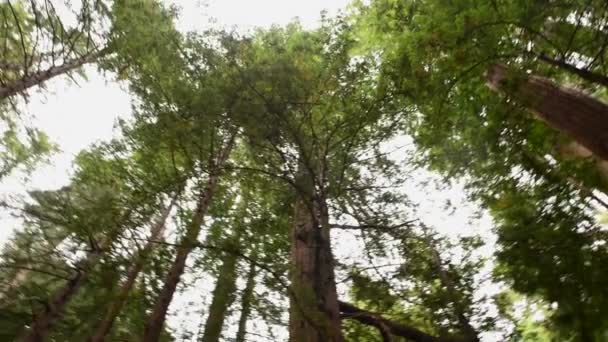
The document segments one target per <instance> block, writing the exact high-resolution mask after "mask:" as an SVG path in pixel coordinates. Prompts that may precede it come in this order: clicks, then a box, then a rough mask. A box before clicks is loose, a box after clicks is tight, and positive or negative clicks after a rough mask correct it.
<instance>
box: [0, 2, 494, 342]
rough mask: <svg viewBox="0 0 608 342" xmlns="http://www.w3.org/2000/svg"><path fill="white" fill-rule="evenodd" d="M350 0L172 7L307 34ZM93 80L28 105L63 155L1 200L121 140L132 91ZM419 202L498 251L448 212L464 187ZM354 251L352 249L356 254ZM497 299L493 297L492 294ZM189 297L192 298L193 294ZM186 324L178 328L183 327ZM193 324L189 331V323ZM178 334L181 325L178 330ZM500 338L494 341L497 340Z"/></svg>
mask: <svg viewBox="0 0 608 342" xmlns="http://www.w3.org/2000/svg"><path fill="white" fill-rule="evenodd" d="M348 2H349V1H348V0H326V1H322V0H307V1H297V0H258V1H253V0H211V1H205V2H204V3H203V2H202V1H197V0H173V1H170V3H173V4H176V5H177V6H178V7H179V8H181V15H180V19H179V22H178V27H179V28H180V29H181V30H184V31H186V30H203V29H205V28H209V27H210V25H219V26H224V27H228V28H233V27H234V28H237V29H238V30H239V31H241V32H245V31H248V30H250V29H252V28H254V27H256V26H262V27H268V26H270V25H272V24H279V25H284V24H286V23H288V22H289V21H291V20H293V19H294V18H296V17H298V18H299V20H300V22H301V23H302V24H303V25H304V26H305V27H308V28H310V27H314V26H316V25H317V24H318V22H319V18H320V12H321V11H322V10H328V13H329V14H335V13H337V12H338V10H340V9H344V8H345V7H346V6H347V4H348ZM86 71H87V72H86V74H87V75H88V80H79V82H78V85H75V84H73V83H71V82H66V79H54V80H52V81H50V82H48V84H47V88H48V92H45V93H44V95H41V94H33V95H32V96H31V98H30V101H29V104H28V105H27V112H28V113H29V114H30V115H31V116H33V122H34V124H35V126H37V127H39V128H40V129H42V130H43V131H44V132H46V133H47V134H48V135H49V136H50V138H51V140H52V141H53V142H54V143H56V144H58V145H59V147H60V149H61V152H59V153H57V154H56V155H54V156H53V157H52V158H51V160H52V163H51V165H45V166H41V167H40V168H38V169H37V170H36V171H35V172H34V173H33V174H32V175H31V177H30V179H29V180H24V179H23V177H20V176H18V175H15V176H13V177H11V178H9V179H6V180H5V181H4V182H2V183H0V199H2V197H4V196H7V195H9V194H16V193H17V194H19V193H21V194H23V193H24V191H25V189H53V188H58V187H60V186H62V185H65V184H67V182H68V180H69V176H70V172H71V168H72V166H71V164H72V161H73V158H74V156H75V154H77V153H78V152H79V151H81V150H82V149H85V148H86V147H87V146H89V145H90V144H91V143H94V142H96V141H103V140H108V139H110V138H111V137H112V136H113V135H114V134H115V130H114V129H113V126H114V123H115V122H116V119H117V118H118V117H128V116H129V115H130V112H131V109H130V96H129V94H128V93H127V92H126V91H125V86H124V85H121V84H118V83H116V82H113V81H110V79H111V78H110V77H107V78H106V77H104V76H103V75H100V74H99V73H98V72H97V71H96V70H95V69H94V68H93V67H87V68H86ZM411 196H412V197H413V198H412V199H413V200H415V201H416V202H419V203H420V206H421V207H420V213H421V215H423V217H424V220H425V221H426V223H427V224H429V225H432V226H435V227H436V228H437V229H439V230H440V231H442V232H444V233H446V234H448V235H454V234H456V233H460V232H463V231H464V230H468V231H469V230H473V231H476V232H481V233H483V235H484V236H485V237H487V239H488V241H489V242H490V245H489V247H488V248H489V249H488V250H487V252H489V251H490V250H491V248H493V239H494V238H493V236H492V234H490V232H489V226H490V221H489V218H488V217H483V218H482V220H481V221H474V223H473V226H472V225H471V224H470V220H469V219H470V217H471V215H472V214H473V211H474V210H475V206H474V205H461V206H460V209H459V210H457V211H456V212H446V211H445V210H443V208H442V204H443V201H445V199H446V198H449V199H451V200H452V201H453V202H455V203H460V204H462V203H465V202H466V200H465V198H464V196H463V194H462V188H461V187H460V186H456V187H455V188H454V189H452V190H450V191H448V192H447V193H446V192H436V193H434V192H424V193H423V192H421V191H419V190H418V191H417V192H415V193H412V194H411ZM0 224H1V225H0V244H1V243H3V242H4V241H5V240H6V239H7V238H8V237H9V236H10V234H11V231H13V229H14V226H15V224H16V222H15V221H14V220H12V219H10V218H9V217H7V216H6V215H4V216H3V215H2V213H0ZM349 247H350V248H349ZM353 248H357V247H355V246H342V247H340V246H338V248H337V250H336V254H337V255H338V256H340V255H341V254H348V253H347V250H352V249H353ZM209 285H211V284H206V285H205V284H201V283H200V282H199V283H198V285H196V286H194V291H188V292H186V293H184V294H182V295H180V296H178V298H176V301H175V303H174V305H172V308H173V310H172V311H174V312H173V313H174V314H175V315H176V316H174V318H173V319H171V320H170V323H171V322H174V324H176V323H177V322H180V321H182V320H183V319H186V317H187V316H188V315H190V314H191V312H186V311H183V312H179V310H177V311H176V308H183V307H185V306H184V304H185V303H186V302H188V301H190V300H192V298H191V296H197V298H200V296H201V294H200V292H201V291H200V290H201V287H203V288H208V287H209ZM489 292H492V290H489ZM189 293H190V294H189ZM178 325H179V324H178ZM188 325H190V324H188ZM176 327H177V326H176ZM491 340H493V339H488V341H491Z"/></svg>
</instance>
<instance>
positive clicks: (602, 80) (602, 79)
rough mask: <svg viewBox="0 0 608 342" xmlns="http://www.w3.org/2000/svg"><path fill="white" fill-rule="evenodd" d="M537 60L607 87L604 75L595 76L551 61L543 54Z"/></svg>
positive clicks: (569, 65) (565, 64) (559, 62)
mask: <svg viewBox="0 0 608 342" xmlns="http://www.w3.org/2000/svg"><path fill="white" fill-rule="evenodd" d="M538 59H539V60H541V61H543V62H545V63H547V64H550V65H553V66H555V67H557V68H559V69H562V70H564V71H566V72H569V73H571V74H574V75H576V76H578V77H580V78H582V79H584V80H586V81H588V82H591V83H595V84H599V85H603V86H604V87H608V77H606V76H605V75H601V74H597V73H595V72H592V71H589V70H585V69H579V68H577V67H576V66H574V65H572V64H569V63H566V62H564V61H561V60H556V59H553V58H551V57H548V56H547V55H545V54H540V55H539V56H538Z"/></svg>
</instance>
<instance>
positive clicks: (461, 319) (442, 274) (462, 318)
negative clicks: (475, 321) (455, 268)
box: [426, 236, 479, 342]
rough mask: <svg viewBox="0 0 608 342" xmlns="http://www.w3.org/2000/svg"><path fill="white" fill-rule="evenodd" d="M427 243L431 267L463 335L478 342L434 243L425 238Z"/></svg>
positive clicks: (477, 336)
mask: <svg viewBox="0 0 608 342" xmlns="http://www.w3.org/2000/svg"><path fill="white" fill-rule="evenodd" d="M426 239H427V243H428V245H429V247H430V249H431V258H432V260H433V266H434V267H435V270H436V271H437V273H438V274H439V281H440V282H441V285H442V286H443V287H444V288H445V290H446V291H447V294H448V298H449V301H451V302H452V305H453V307H454V314H455V315H456V319H457V320H458V324H459V325H460V328H461V329H462V332H463V333H464V334H465V336H466V338H467V339H470V340H471V341H475V342H477V341H479V334H478V333H477V330H475V328H473V326H472V325H471V322H470V321H469V318H468V317H467V316H466V313H465V308H464V306H463V304H462V301H461V299H460V296H459V295H458V293H457V290H456V287H455V286H454V282H452V277H451V276H450V275H449V274H448V272H446V270H445V269H444V268H443V265H442V264H443V262H442V260H441V256H440V255H439V252H437V249H436V248H435V243H434V241H433V240H432V238H431V237H430V236H427V237H426Z"/></svg>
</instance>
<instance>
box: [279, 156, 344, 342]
mask: <svg viewBox="0 0 608 342" xmlns="http://www.w3.org/2000/svg"><path fill="white" fill-rule="evenodd" d="M296 183H297V184H298V189H297V190H298V192H299V196H298V199H297V200H296V203H295V208H294V219H293V227H292V233H291V268H292V270H291V271H292V274H291V285H292V296H291V298H290V317H289V339H290V341H291V342H342V341H343V340H344V339H343V337H342V327H341V321H340V311H339V307H338V296H337V293H336V282H335V276H334V269H333V267H334V262H333V256H332V252H331V245H330V236H329V230H330V228H329V218H328V212H327V206H326V203H325V199H324V198H323V196H317V195H316V194H314V191H315V190H314V189H315V187H314V185H313V179H312V175H310V174H309V172H307V171H306V170H305V169H304V167H303V166H300V170H299V172H298V179H297V180H296Z"/></svg>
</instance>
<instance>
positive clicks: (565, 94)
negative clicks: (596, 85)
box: [487, 65, 608, 160]
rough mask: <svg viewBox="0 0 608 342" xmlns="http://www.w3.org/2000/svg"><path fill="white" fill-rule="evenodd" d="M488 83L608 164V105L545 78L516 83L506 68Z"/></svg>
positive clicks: (492, 71)
mask: <svg viewBox="0 0 608 342" xmlns="http://www.w3.org/2000/svg"><path fill="white" fill-rule="evenodd" d="M487 82H488V86H489V87H490V88H491V89H493V90H495V91H502V92H505V93H506V94H507V95H509V96H510V97H511V98H513V99H514V100H515V101H517V102H519V103H521V104H522V105H524V106H526V107H527V108H528V109H529V110H531V111H532V112H533V113H535V114H536V116H537V117H538V118H540V119H541V120H543V121H545V122H546V123H547V124H548V125H549V126H551V127H553V128H554V129H557V130H558V131H560V132H563V133H565V134H567V135H569V136H570V137H572V138H573V139H574V140H576V141H577V142H578V143H580V144H581V145H582V146H584V147H585V148H587V149H588V150H590V151H591V152H593V153H594V154H595V155H596V156H598V157H599V158H602V159H603V160H608V105H606V104H605V103H602V102H600V101H598V100H596V99H594V98H592V97H591V96H589V95H586V94H584V93H582V92H579V91H576V90H574V89H571V88H566V87H562V86H559V85H557V84H555V83H554V82H552V81H550V80H548V79H546V78H543V77H539V76H529V77H525V78H524V79H516V77H514V76H513V73H511V72H510V71H509V70H508V69H507V68H506V67H505V66H503V65H493V66H492V67H490V68H489V70H488V73H487Z"/></svg>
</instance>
